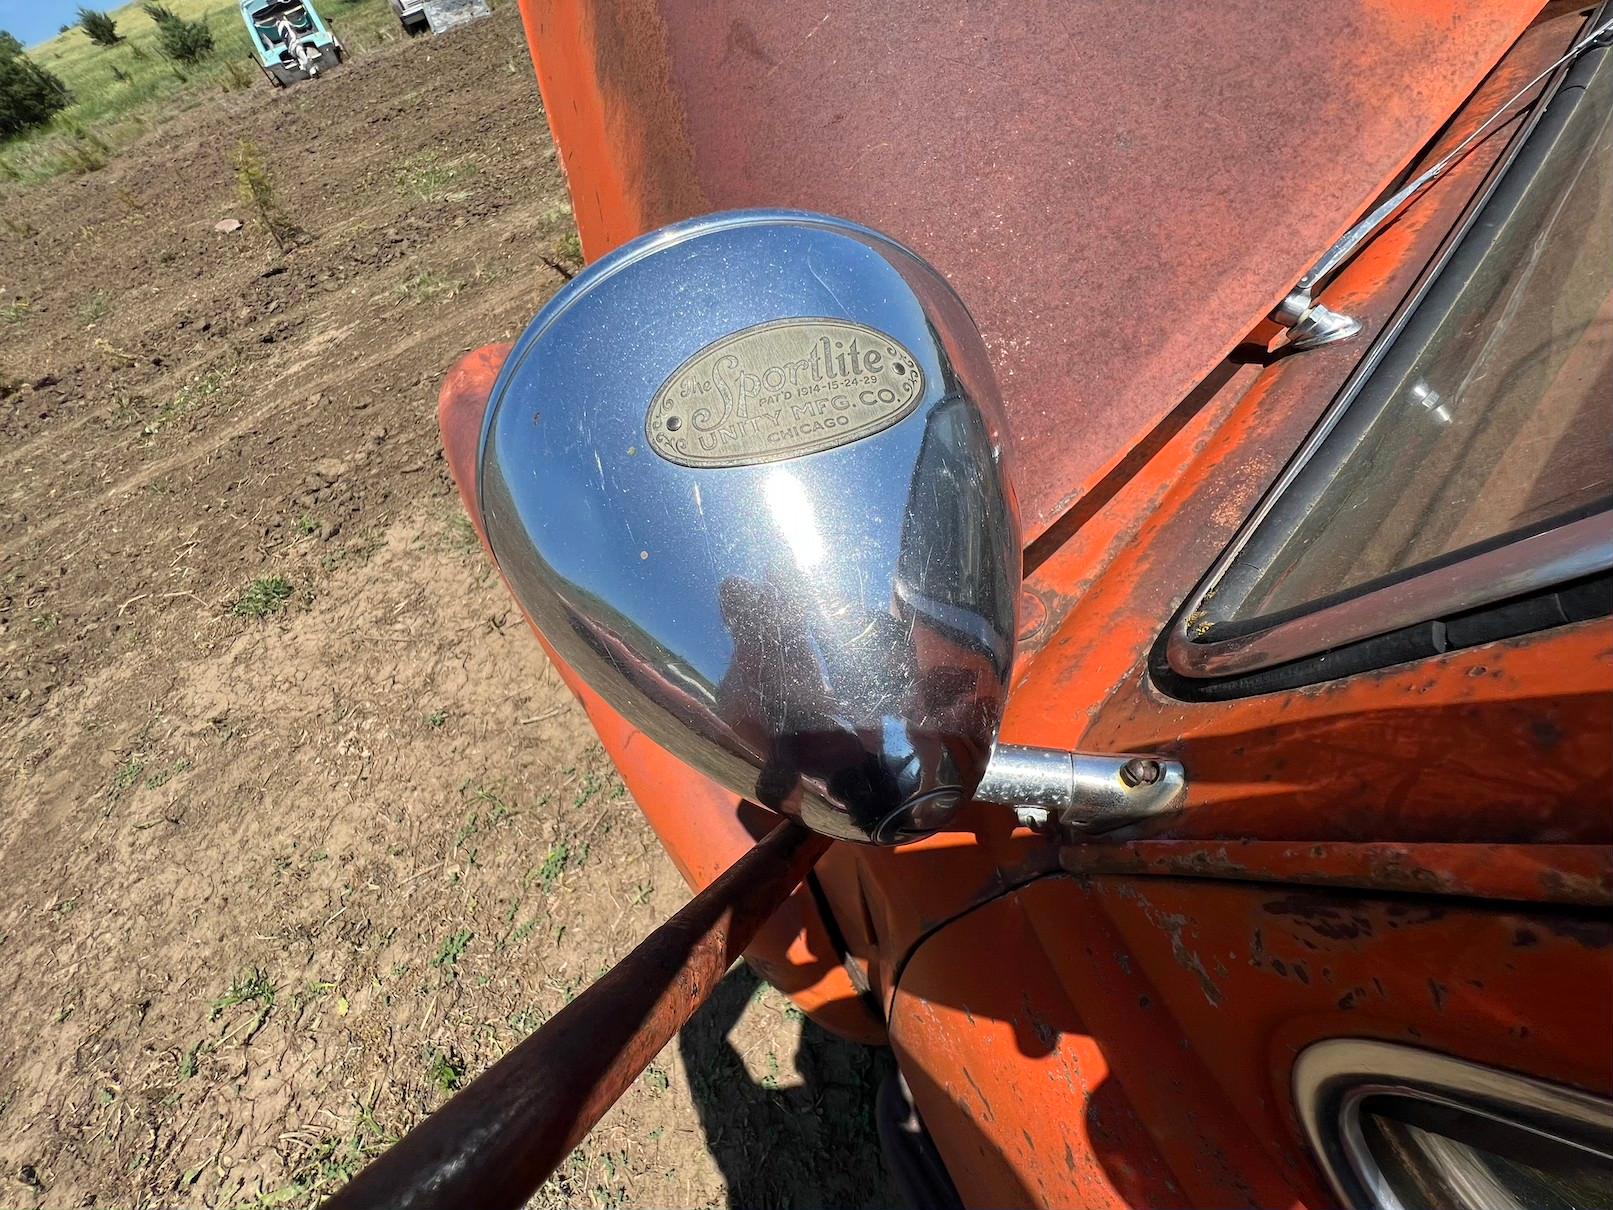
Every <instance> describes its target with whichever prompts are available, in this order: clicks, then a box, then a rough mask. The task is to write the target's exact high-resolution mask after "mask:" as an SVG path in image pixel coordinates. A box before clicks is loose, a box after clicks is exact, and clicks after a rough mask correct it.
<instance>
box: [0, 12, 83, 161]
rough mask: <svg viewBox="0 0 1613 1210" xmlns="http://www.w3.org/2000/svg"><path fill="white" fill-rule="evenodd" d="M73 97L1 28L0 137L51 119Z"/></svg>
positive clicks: (6, 136) (5, 137) (4, 137)
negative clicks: (24, 52)
mask: <svg viewBox="0 0 1613 1210" xmlns="http://www.w3.org/2000/svg"><path fill="white" fill-rule="evenodd" d="M72 99H73V94H72V93H70V92H68V91H67V88H66V86H65V85H63V84H62V82H61V81H60V80H58V79H57V78H56V77H55V76H54V75H52V74H51V73H50V72H48V71H46V70H45V69H44V68H43V67H41V66H39V64H37V63H35V62H34V61H33V60H32V59H30V58H29V57H28V56H27V55H25V54H23V53H22V43H21V42H19V41H17V39H16V38H14V37H12V36H11V35H10V34H8V33H6V32H5V31H4V30H0V139H9V138H10V137H11V136H12V135H14V134H17V133H19V132H20V131H24V130H27V129H29V128H30V127H32V126H38V125H40V124H42V123H44V122H48V121H49V120H50V116H51V115H52V114H53V113H55V112H56V111H57V110H60V109H65V108H66V107H67V105H68V102H70V101H71V100H72Z"/></svg>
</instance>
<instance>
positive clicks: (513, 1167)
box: [325, 820, 829, 1210]
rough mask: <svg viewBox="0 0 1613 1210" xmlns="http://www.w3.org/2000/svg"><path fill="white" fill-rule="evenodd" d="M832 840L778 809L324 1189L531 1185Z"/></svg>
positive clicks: (449, 1209)
mask: <svg viewBox="0 0 1613 1210" xmlns="http://www.w3.org/2000/svg"><path fill="white" fill-rule="evenodd" d="M828 846H829V841H828V840H827V839H825V838H824V837H821V836H817V835H815V834H813V833H812V832H809V831H807V830H806V829H805V828H804V827H802V826H801V825H800V824H797V823H795V822H793V821H791V820H784V821H782V822H781V823H780V824H779V825H778V826H777V827H775V828H774V829H773V830H772V831H771V832H769V833H768V834H767V835H766V836H765V837H764V838H763V839H762V840H760V841H759V842H758V843H757V844H756V846H755V847H754V848H753V849H751V850H750V851H749V852H748V853H746V854H745V855H744V856H743V857H741V858H740V859H739V860H738V861H736V862H735V863H734V864H733V865H732V866H730V867H729V868H728V869H727V870H726V871H725V872H724V873H723V874H722V876H721V877H719V878H718V879H717V880H716V881H715V882H713V883H712V884H711V885H710V886H708V887H707V888H706V889H705V890H703V891H701V892H700V894H698V895H696V896H695V897H694V898H693V899H691V900H690V901H689V902H688V903H687V904H685V905H684V907H683V908H682V910H680V911H679V912H678V914H677V915H675V916H673V917H672V919H670V920H668V921H667V922H666V923H665V924H663V925H662V926H661V927H660V928H658V929H656V930H655V932H653V933H651V934H650V935H649V936H648V937H646V938H645V939H644V940H643V941H641V942H640V943H639V945H638V947H637V948H636V949H634V950H633V952H632V953H630V954H629V955H628V956H627V957H625V958H623V959H622V960H621V961H620V962H618V963H617V964H616V965H615V966H614V967H612V968H611V969H610V970H609V971H607V972H606V973H605V974H604V975H602V976H600V978H599V979H598V980H596V981H595V982H594V983H593V985H592V986H590V987H589V988H588V989H587V990H586V991H584V992H583V993H582V995H580V996H578V997H577V998H576V999H575V1000H573V1001H572V1002H571V1003H570V1004H568V1005H567V1006H566V1007H565V1008H563V1009H561V1010H560V1012H558V1013H556V1014H555V1015H554V1016H553V1017H552V1018H551V1019H550V1020H549V1021H548V1022H547V1023H546V1024H544V1025H543V1026H541V1027H540V1028H539V1029H538V1030H537V1031H536V1032H535V1033H533V1034H532V1035H531V1036H530V1037H528V1038H527V1039H526V1040H525V1041H524V1042H522V1043H521V1044H520V1045H518V1046H517V1047H516V1048H515V1049H514V1050H512V1051H510V1053H509V1054H507V1055H505V1056H504V1057H503V1058H502V1059H500V1060H499V1061H498V1062H497V1063H495V1064H493V1066H492V1067H490V1068H488V1069H487V1071H485V1072H484V1073H483V1074H482V1075H480V1076H478V1077H477V1078H476V1079H475V1080H473V1081H471V1083H470V1084H468V1085H467V1086H466V1087H465V1088H464V1089H463V1090H462V1091H461V1092H459V1093H458V1095H456V1096H455V1097H454V1098H453V1100H451V1101H449V1102H448V1103H447V1104H446V1105H444V1106H443V1107H442V1108H440V1109H438V1110H437V1112H436V1113H434V1114H432V1115H431V1116H430V1117H428V1118H427V1119H426V1120H425V1121H424V1122H422V1123H420V1125H418V1126H416V1127H415V1128H414V1129H413V1130H411V1131H410V1132H409V1133H408V1134H406V1135H404V1137H403V1138H402V1139H401V1140H399V1141H398V1143H396V1144H395V1145H394V1146H393V1147H392V1148H390V1149H389V1150H388V1151H386V1152H385V1153H384V1154H383V1155H381V1156H380V1157H378V1158H377V1159H376V1160H375V1162H374V1163H372V1164H370V1165H369V1166H368V1167H367V1168H365V1169H364V1170H363V1171H362V1172H360V1173H359V1174H358V1176H356V1177H355V1178H354V1179H353V1180H352V1181H351V1182H350V1183H349V1184H348V1185H347V1186H346V1187H344V1188H343V1189H341V1190H340V1191H338V1192H337V1193H336V1195H335V1196H334V1197H332V1198H331V1199H330V1200H329V1201H328V1202H326V1203H325V1206H326V1210H381V1208H382V1207H386V1208H387V1210H464V1208H465V1207H476V1210H498V1208H500V1207H510V1208H512V1210H513V1208H515V1207H519V1206H521V1205H523V1204H524V1203H525V1202H526V1200H527V1199H528V1198H529V1197H531V1196H532V1194H534V1193H535V1192H537V1190H538V1187H539V1186H540V1185H542V1184H543V1182H544V1181H545V1180H547V1179H548V1177H549V1174H550V1173H552V1172H553V1171H554V1170H555V1168H557V1167H558V1166H559V1165H560V1163H561V1161H562V1160H564V1159H565V1158H566V1156H567V1155H569V1154H570V1153H571V1149H572V1148H573V1147H575V1146H576V1145H577V1144H578V1143H579V1142H581V1141H582V1139H583V1136H584V1135H586V1134H587V1133H588V1131H589V1130H590V1129H592V1128H593V1125H594V1123H595V1122H597V1121H599V1119H600V1117H601V1116H603V1114H604V1113H605V1111H606V1110H607V1109H609V1108H610V1107H611V1106H612V1105H613V1104H615V1103H616V1100H617V1098H618V1097H620V1096H621V1095H622V1093H623V1092H625V1091H626V1089H627V1087H628V1085H629V1084H631V1083H632V1082H633V1081H634V1080H635V1079H637V1078H638V1076H639V1073H640V1072H642V1071H643V1070H644V1068H645V1067H646V1066H647V1065H648V1064H649V1062H650V1060H651V1059H653V1058H655V1056H656V1054H657V1053H658V1052H659V1051H660V1050H661V1048H662V1047H663V1046H665V1045H666V1044H667V1042H669V1041H670V1040H671V1039H672V1037H673V1035H674V1034H676V1033H677V1032H678V1030H679V1029H681V1028H682V1027H683V1025H684V1023H685V1022H686V1021H688V1019H689V1017H690V1016H691V1015H692V1014H693V1013H694V1011H695V1010H696V1009H697V1008H699V1007H700V1005H701V1004H703V1003H705V1001H706V998H707V997H708V996H710V995H711V993H712V992H713V991H714V990H715V989H716V987H717V984H718V983H719V982H721V981H722V978H723V976H724V975H725V974H726V973H727V971H728V968H729V967H730V966H732V965H733V963H734V960H735V959H736V958H738V957H739V955H740V953H741V952H742V951H743V950H744V948H745V946H746V945H748V944H749V943H750V941H751V939H752V938H753V937H754V936H755V935H756V930H757V929H758V928H760V927H761V925H762V924H763V923H764V922H765V921H766V920H767V918H768V917H769V916H771V915H772V914H773V913H774V912H775V911H776V910H777V909H778V907H779V905H780V904H782V903H783V902H784V900H785V899H786V898H788V897H789V894H790V892H791V891H793V890H794V889H795V888H796V886H798V885H799V884H800V882H801V880H802V879H803V878H804V877H806V873H807V871H808V870H810V869H811V868H812V866H813V864H814V863H815V862H816V861H817V860H818V858H819V857H820V856H822V855H823V852H824V850H825V849H826V848H828Z"/></svg>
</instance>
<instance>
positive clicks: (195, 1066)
mask: <svg viewBox="0 0 1613 1210" xmlns="http://www.w3.org/2000/svg"><path fill="white" fill-rule="evenodd" d="M201 1049H202V1044H201V1043H200V1042H198V1043H196V1045H195V1046H192V1047H191V1048H190V1049H189V1050H187V1051H186V1052H185V1053H184V1055H183V1056H181V1058H180V1060H179V1078H180V1079H181V1080H188V1079H190V1078H191V1077H192V1076H194V1075H195V1074H196V1073H197V1071H198V1070H200V1068H201V1062H200V1060H199V1058H198V1056H199V1055H200V1054H201Z"/></svg>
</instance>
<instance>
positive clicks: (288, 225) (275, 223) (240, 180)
mask: <svg viewBox="0 0 1613 1210" xmlns="http://www.w3.org/2000/svg"><path fill="white" fill-rule="evenodd" d="M230 162H231V163H232V164H233V165H234V166H235V188H236V192H237V193H238V194H239V195H240V198H241V201H242V203H243V204H244V205H247V206H250V207H252V210H253V212H254V213H255V214H256V215H257V217H258V221H259V222H260V223H262V224H263V229H264V230H265V231H267V232H268V233H269V235H270V236H271V237H272V238H273V239H274V242H275V246H276V247H278V248H279V249H280V251H282V252H284V251H285V250H286V249H287V248H288V247H290V246H291V245H293V244H296V243H299V242H301V241H303V240H304V239H306V238H307V235H308V233H307V232H306V231H304V230H303V229H302V228H301V227H299V226H298V225H297V223H296V221H295V220H294V219H293V218H292V217H291V216H290V215H289V214H287V213H286V210H285V207H283V206H282V205H281V204H280V200H279V198H277V197H276V196H275V192H274V182H273V181H271V180H270V179H269V169H268V168H267V166H265V164H264V162H263V152H261V151H260V150H258V145H257V144H256V143H254V142H252V140H251V139H242V140H241V141H240V142H239V143H237V144H236V147H235V154H234V155H233V156H231V158H230Z"/></svg>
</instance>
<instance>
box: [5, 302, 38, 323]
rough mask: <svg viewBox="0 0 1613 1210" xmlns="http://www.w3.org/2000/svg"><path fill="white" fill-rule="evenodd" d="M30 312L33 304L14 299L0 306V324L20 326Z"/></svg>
mask: <svg viewBox="0 0 1613 1210" xmlns="http://www.w3.org/2000/svg"><path fill="white" fill-rule="evenodd" d="M32 310H33V304H31V303H30V302H29V301H28V300H27V299H26V298H14V299H12V300H11V301H10V302H8V303H3V304H0V323H3V324H20V323H21V322H22V321H23V320H25V319H27V318H28V313H29V312H30V311H32Z"/></svg>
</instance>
